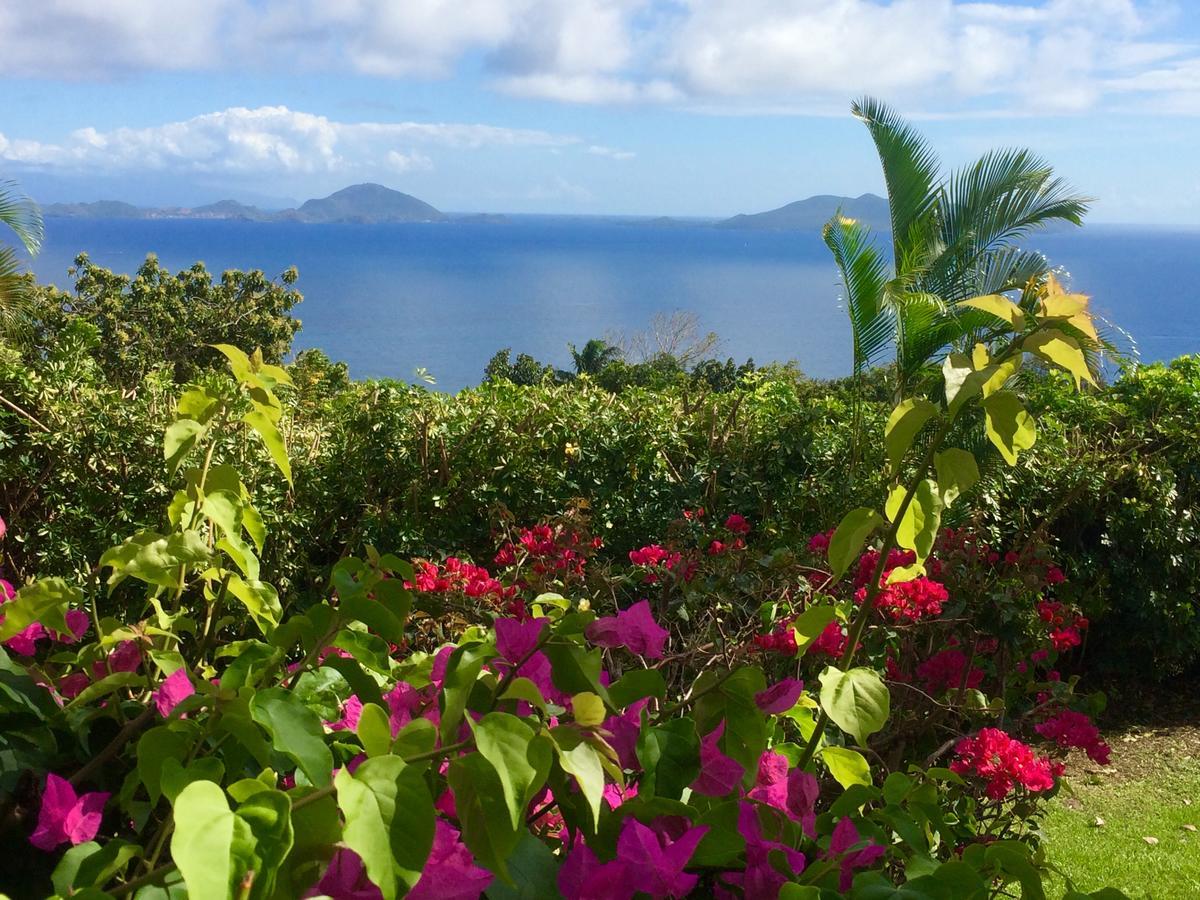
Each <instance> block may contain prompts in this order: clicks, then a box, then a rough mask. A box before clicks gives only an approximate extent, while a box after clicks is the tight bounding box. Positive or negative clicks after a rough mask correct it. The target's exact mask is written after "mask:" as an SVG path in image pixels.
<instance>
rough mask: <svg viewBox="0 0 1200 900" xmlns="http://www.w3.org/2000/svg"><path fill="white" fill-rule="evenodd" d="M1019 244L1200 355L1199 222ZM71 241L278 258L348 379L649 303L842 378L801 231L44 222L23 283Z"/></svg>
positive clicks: (486, 348) (101, 252) (229, 260)
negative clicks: (41, 241) (292, 272)
mask: <svg viewBox="0 0 1200 900" xmlns="http://www.w3.org/2000/svg"><path fill="white" fill-rule="evenodd" d="M1027 243H1028V246H1030V247H1031V248H1033V249H1037V250H1040V251H1041V252H1043V253H1045V254H1046V256H1047V257H1048V258H1049V259H1050V261H1051V263H1052V264H1054V265H1061V266H1063V267H1064V268H1065V269H1066V270H1067V271H1068V272H1069V273H1070V275H1071V283H1072V285H1073V287H1074V289H1076V290H1079V291H1083V292H1084V293H1088V294H1091V295H1092V296H1093V301H1092V306H1093V309H1094V310H1095V311H1096V312H1098V313H1099V314H1100V315H1102V316H1103V317H1104V318H1106V319H1107V320H1109V321H1110V322H1112V323H1113V324H1114V325H1116V326H1119V327H1120V328H1121V329H1123V330H1124V331H1125V332H1127V333H1128V334H1129V335H1130V336H1131V337H1132V339H1133V340H1134V341H1135V342H1136V346H1137V350H1138V352H1139V353H1140V356H1141V358H1142V359H1143V360H1144V361H1151V360H1158V359H1169V358H1172V357H1175V356H1178V355H1180V354H1183V353H1195V352H1200V301H1198V299H1197V286H1198V285H1200V228H1198V229H1167V228H1150V227H1144V228H1134V227H1118V226H1103V225H1091V226H1087V227H1085V228H1083V229H1079V230H1074V231H1071V232H1064V233H1054V234H1044V235H1038V236H1035V237H1034V238H1032V239H1031V240H1029V241H1028V242H1027ZM80 251H86V252H87V253H88V254H89V255H90V256H91V258H92V260H93V261H94V262H96V263H98V264H100V265H103V266H105V267H106V268H110V269H113V270H116V271H121V272H130V271H133V270H135V269H136V268H137V267H138V265H139V264H140V263H141V261H142V260H143V259H144V257H145V255H146V254H147V253H150V252H153V253H156V254H157V255H158V258H159V260H160V261H161V262H162V263H163V264H164V265H167V266H169V267H171V268H173V269H181V268H184V267H187V266H190V265H192V264H193V263H194V262H196V261H197V260H201V261H203V262H204V263H206V264H207V265H208V267H209V269H210V270H212V271H214V272H217V273H219V272H221V271H223V270H225V269H231V268H239V269H247V268H258V269H263V270H264V271H265V272H266V273H267V274H269V275H275V274H278V273H280V272H282V271H283V270H284V269H286V268H287V267H288V266H292V265H295V266H296V267H297V268H298V269H299V271H300V279H299V282H298V285H297V287H298V288H299V289H300V290H301V292H302V293H303V294H304V302H303V303H302V304H300V305H299V307H297V308H296V310H295V314H296V315H298V316H299V318H300V319H301V320H302V321H303V323H304V327H303V329H302V331H301V332H300V334H299V335H298V337H297V340H296V344H295V346H296V347H297V348H304V347H319V348H320V349H321V350H323V351H324V352H325V353H326V354H328V355H329V356H330V357H332V358H334V359H337V360H342V361H344V362H346V363H348V364H349V366H350V371H351V374H352V375H353V376H354V377H356V378H368V377H388V378H397V379H401V380H409V381H411V380H415V372H416V370H417V369H418V368H423V369H425V370H427V371H428V372H429V373H430V374H431V375H432V376H433V377H434V378H435V379H436V382H437V388H438V389H441V390H449V391H454V390H458V389H459V388H462V387H465V386H468V385H473V384H477V383H478V382H479V381H480V379H481V378H482V375H483V369H484V366H485V365H486V364H487V362H488V360H489V359H490V358H491V357H492V355H493V354H494V353H495V352H496V351H497V350H499V349H501V348H504V347H510V348H512V351H513V354H514V356H515V355H516V354H517V353H529V354H531V355H533V356H534V357H536V358H538V359H539V360H543V361H545V362H549V363H552V364H555V365H557V366H560V367H563V368H569V360H570V354H569V352H568V350H567V344H568V342H574V343H575V344H577V345H582V344H583V343H585V342H586V341H587V340H588V339H589V338H593V337H604V336H606V335H610V334H613V333H618V332H627V333H628V332H634V331H637V330H639V329H643V328H645V327H646V326H647V325H648V323H649V321H650V319H651V317H652V316H653V315H654V314H655V313H658V312H664V313H670V312H672V311H674V310H685V311H688V312H690V313H693V314H695V315H696V316H697V317H698V319H699V324H700V327H701V329H702V330H703V331H714V332H716V333H717V334H718V335H719V336H720V338H721V347H720V353H721V356H722V357H725V356H732V357H733V358H734V359H736V360H738V361H739V362H740V361H742V360H744V359H746V358H748V357H752V358H753V359H754V360H755V362H757V363H760V364H761V363H766V362H772V361H777V362H786V361H794V362H795V363H796V364H797V365H798V366H799V367H800V369H801V370H802V371H804V372H805V373H807V374H809V375H811V376H814V377H831V376H837V375H842V374H846V373H847V372H848V371H849V367H850V347H849V326H848V324H847V322H846V317H845V312H844V310H843V309H842V308H841V307H840V306H839V302H838V298H839V288H838V279H837V273H836V270H835V268H834V266H833V264H832V261H831V259H830V257H829V253H828V250H827V249H826V248H825V245H824V244H823V243H822V242H821V239H820V237H819V235H815V234H807V233H792V232H763V231H737V230H726V229H718V228H713V227H711V226H709V225H706V224H702V223H687V224H682V225H676V226H674V227H663V226H661V225H653V224H650V222H649V221H648V220H647V221H639V220H623V219H605V218H590V217H553V216H513V217H511V218H510V219H509V221H507V222H504V223H483V222H452V223H446V224H433V223H430V224H424V223H412V224H408V223H406V224H393V225H301V224H294V223H250V222H235V221H203V220H189V219H168V220H130V219H112V220H89V219H58V218H54V219H48V220H47V222H46V242H45V246H44V248H43V250H42V252H41V254H40V255H39V256H38V257H37V259H36V260H35V262H34V266H33V268H34V271H35V272H36V274H37V276H38V278H39V280H41V281H43V282H50V283H54V284H58V285H59V286H60V287H67V286H69V285H70V279H69V277H68V275H67V268H68V266H70V264H71V260H72V259H73V258H74V257H75V255H76V254H77V253H79V252H80Z"/></svg>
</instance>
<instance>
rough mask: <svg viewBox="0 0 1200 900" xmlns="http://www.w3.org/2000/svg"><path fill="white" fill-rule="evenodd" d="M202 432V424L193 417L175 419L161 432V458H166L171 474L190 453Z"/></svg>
mask: <svg viewBox="0 0 1200 900" xmlns="http://www.w3.org/2000/svg"><path fill="white" fill-rule="evenodd" d="M202 434H204V426H203V425H201V424H200V423H199V422H196V421H194V420H193V419H177V420H175V421H174V422H172V423H171V424H170V425H168V426H167V430H166V431H165V432H164V433H163V459H165V460H166V462H167V467H168V468H169V469H170V471H171V474H172V475H174V474H175V472H176V470H178V469H179V466H180V464H181V463H182V462H183V460H184V458H185V457H186V456H187V455H188V454H189V453H191V451H192V448H193V447H195V446H196V441H198V440H199V439H200V435H202Z"/></svg>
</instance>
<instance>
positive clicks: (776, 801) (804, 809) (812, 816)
mask: <svg viewBox="0 0 1200 900" xmlns="http://www.w3.org/2000/svg"><path fill="white" fill-rule="evenodd" d="M789 765H790V764H789V763H788V760H787V757H786V756H784V755H783V754H781V753H776V752H775V751H774V750H764V751H763V754H762V756H760V757H759V758H758V776H757V778H756V779H755V785H754V787H753V788H752V789H751V791H750V792H749V793H748V794H747V795H746V796H748V797H749V798H750V799H751V800H758V801H760V802H761V803H766V804H767V805H768V806H773V807H775V808H776V809H778V810H781V811H782V812H785V813H787V814H788V815H789V816H791V817H792V818H793V819H795V820H796V821H798V822H799V823H800V825H801V827H802V828H803V829H804V833H805V834H807V835H808V836H809V837H814V836H815V835H816V821H817V816H816V812H815V807H816V803H817V797H819V796H820V794H821V785H820V784H819V783H818V781H817V779H816V778H815V777H813V776H812V775H811V774H809V773H808V772H805V771H804V770H803V769H799V768H797V769H791V770H790V771H789Z"/></svg>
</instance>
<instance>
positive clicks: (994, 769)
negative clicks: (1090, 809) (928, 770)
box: [950, 728, 1062, 800]
mask: <svg viewBox="0 0 1200 900" xmlns="http://www.w3.org/2000/svg"><path fill="white" fill-rule="evenodd" d="M954 752H955V758H954V760H953V761H952V762H951V763H950V770H951V771H953V772H957V773H958V774H960V775H973V776H975V777H977V778H982V779H983V780H984V781H986V782H987V785H986V786H985V788H984V791H985V793H986V794H987V795H988V796H989V797H990V798H991V799H993V800H1003V799H1004V798H1005V797H1007V796H1008V795H1009V794H1010V793H1012V790H1013V788H1014V787H1016V786H1017V785H1020V786H1021V787H1023V788H1025V789H1026V790H1027V791H1031V792H1033V793H1038V792H1041V791H1048V790H1050V789H1051V788H1053V787H1054V779H1055V778H1057V777H1058V776H1059V775H1061V774H1062V766H1061V765H1059V764H1057V763H1053V762H1051V761H1050V760H1048V759H1046V758H1045V757H1043V756H1038V755H1037V754H1035V753H1034V752H1033V749H1032V748H1031V747H1030V746H1029V745H1028V744H1023V743H1021V742H1020V741H1018V740H1017V739H1016V738H1014V737H1010V736H1009V735H1008V734H1007V733H1005V732H1003V731H1001V730H1000V729H999V728H983V729H981V730H980V732H979V733H978V734H977V735H975V736H974V737H967V738H963V739H962V740H961V741H959V742H958V745H957V746H956V747H955V748H954Z"/></svg>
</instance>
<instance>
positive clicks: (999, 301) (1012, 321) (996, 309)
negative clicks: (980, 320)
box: [958, 294, 1025, 331]
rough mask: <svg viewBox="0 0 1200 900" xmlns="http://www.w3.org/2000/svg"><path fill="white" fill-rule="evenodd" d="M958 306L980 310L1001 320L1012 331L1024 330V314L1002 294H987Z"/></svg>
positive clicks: (962, 302)
mask: <svg viewBox="0 0 1200 900" xmlns="http://www.w3.org/2000/svg"><path fill="white" fill-rule="evenodd" d="M958 305H959V306H969V307H971V308H972V309H978V310H982V311H983V312H985V313H989V314H990V315H993V316H995V317H996V318H997V319H1003V320H1004V321H1005V322H1007V323H1008V325H1009V327H1010V328H1012V330H1013V331H1022V330H1024V328H1025V313H1024V312H1022V310H1021V307H1019V306H1017V304H1015V303H1013V302H1012V301H1011V300H1009V299H1008V298H1007V297H1005V296H1004V295H1002V294H987V295H985V296H983V297H972V298H971V299H970V300H963V301H961V302H959V304H958Z"/></svg>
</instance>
